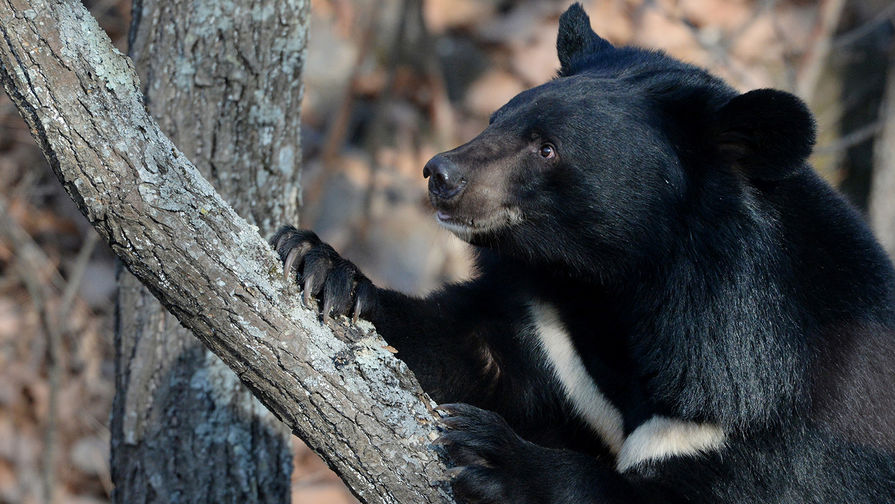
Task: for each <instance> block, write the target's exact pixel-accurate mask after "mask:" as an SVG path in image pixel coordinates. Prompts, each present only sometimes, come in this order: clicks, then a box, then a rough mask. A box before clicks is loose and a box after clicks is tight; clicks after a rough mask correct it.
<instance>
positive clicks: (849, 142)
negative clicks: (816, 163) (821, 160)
mask: <svg viewBox="0 0 895 504" xmlns="http://www.w3.org/2000/svg"><path fill="white" fill-rule="evenodd" d="M882 127H883V121H876V122H872V123H870V124H867V125H865V126H862V127H860V128H858V129H856V130H855V131H852V132H851V133H848V134H847V135H843V136H841V137H839V139H838V140H836V141H835V142H833V143H831V144H830V145H825V146H823V147H819V148H817V149H814V155H816V156H829V155H831V154H836V153H838V152H842V151H844V150H846V149H849V148H851V147H854V146H855V145H858V144H861V143H864V142H866V141H867V140H870V139H871V138H873V137H874V136H875V135H876V134H877V133H879V131H880V130H881V129H882Z"/></svg>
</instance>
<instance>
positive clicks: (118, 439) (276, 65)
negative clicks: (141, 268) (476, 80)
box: [111, 0, 309, 503]
mask: <svg viewBox="0 0 895 504" xmlns="http://www.w3.org/2000/svg"><path fill="white" fill-rule="evenodd" d="M308 8H309V5H308V2H307V0H281V1H271V2H263V3H257V2H249V1H243V0H236V1H233V2H219V1H216V0H181V1H174V2H172V1H164V0H135V1H134V3H133V10H132V13H133V21H132V24H131V33H130V37H129V42H130V48H129V55H130V57H131V58H132V59H133V61H134V65H135V66H136V68H137V71H138V73H139V75H140V81H141V84H142V89H143V94H144V96H145V102H146V106H147V108H148V110H149V112H150V113H151V114H152V115H153V117H154V118H155V119H156V120H157V121H158V122H159V125H160V127H161V128H162V131H164V132H165V134H166V135H168V137H169V138H170V139H171V140H172V141H173V142H174V143H175V145H177V146H178V148H179V149H180V150H181V151H182V152H183V153H184V155H186V156H187V157H188V158H189V159H190V160H192V161H193V164H194V165H195V166H196V168H197V169H198V170H199V171H200V173H202V175H203V176H204V177H205V178H206V179H208V180H209V181H210V182H211V183H212V184H213V185H214V187H215V188H216V189H217V190H218V192H219V193H220V194H221V196H222V197H223V198H224V199H225V200H226V201H227V202H228V203H229V204H230V205H231V206H233V208H234V209H235V210H236V211H237V213H239V214H240V215H241V216H242V217H243V218H245V219H246V220H247V221H248V222H250V223H252V224H255V225H256V226H258V228H259V230H260V232H261V233H262V234H263V235H270V234H272V233H273V231H274V230H275V229H274V226H277V225H282V223H285V222H297V220H298V211H297V204H298V197H299V193H300V187H299V173H300V161H301V141H300V136H299V126H300V124H299V117H300V110H301V96H302V89H303V88H302V69H303V67H304V61H305V53H306V42H307V22H308ZM118 281H119V290H118V301H117V303H118V309H117V320H116V324H115V356H116V357H115V358H116V361H115V367H116V380H115V383H116V395H115V402H114V404H113V408H112V440H111V441H112V465H111V467H112V479H113V482H114V484H115V494H114V495H115V500H116V501H117V502H122V503H140V502H164V503H167V502H175V501H181V502H200V501H208V502H245V503H252V502H271V503H272V502H277V503H281V502H286V501H288V499H289V495H290V488H289V486H290V485H289V482H290V476H291V473H292V450H291V445H290V434H289V431H288V430H287V429H286V428H285V427H283V426H282V424H281V423H280V422H279V421H277V420H276V419H275V418H274V417H273V415H271V414H270V413H268V412H267V410H266V409H265V408H264V407H263V406H261V404H260V403H258V401H257V400H255V399H254V398H253V397H252V395H251V393H250V392H249V391H248V389H246V388H245V387H244V386H242V384H241V383H240V382H239V378H237V376H236V375H235V374H234V373H233V372H232V371H231V370H230V369H229V368H227V366H226V365H225V364H224V363H222V362H221V361H220V359H218V358H217V357H215V355H214V354H213V353H211V351H209V350H208V349H206V348H205V346H204V345H202V343H201V342H199V341H198V340H197V339H196V338H195V336H193V334H192V333H191V332H190V331H189V330H187V329H184V328H183V327H182V326H181V325H180V323H179V322H178V321H177V319H176V318H175V317H174V316H173V315H171V314H170V313H169V312H168V311H167V310H166V309H165V308H164V307H163V306H162V305H161V304H160V303H159V302H158V301H157V300H156V299H155V297H153V295H152V294H151V293H150V292H149V290H147V289H146V288H145V287H144V286H143V285H142V284H141V283H140V281H139V280H137V279H136V278H135V277H134V276H133V275H131V274H130V273H128V272H127V271H126V270H123V269H122V270H121V272H120V275H119V276H118Z"/></svg>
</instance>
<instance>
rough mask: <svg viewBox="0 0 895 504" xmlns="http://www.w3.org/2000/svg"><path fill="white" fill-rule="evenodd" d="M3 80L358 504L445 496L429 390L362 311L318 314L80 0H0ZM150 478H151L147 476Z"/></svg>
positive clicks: (102, 217)
mask: <svg viewBox="0 0 895 504" xmlns="http://www.w3.org/2000/svg"><path fill="white" fill-rule="evenodd" d="M0 81H2V83H3V86H4V88H5V89H6V91H7V93H9V95H10V97H11V98H12V100H13V102H14V103H15V104H16V106H17V107H18V109H19V111H20V113H21V114H22V116H23V118H24V119H25V121H26V122H27V123H28V125H29V126H30V127H31V129H32V132H33V134H34V136H35V138H36V139H37V141H38V143H39V145H40V147H41V149H42V150H43V151H44V153H45V154H46V156H47V159H48V161H49V164H50V166H51V167H52V168H53V170H54V172H55V173H56V175H57V177H58V178H59V180H60V181H61V182H62V184H63V187H64V188H65V189H66V191H67V192H68V193H69V194H70V195H71V196H72V198H73V200H74V201H75V203H76V204H77V205H78V207H79V208H80V209H81V211H82V212H83V213H84V215H85V216H87V218H88V219H89V221H90V222H91V223H92V224H93V225H94V226H95V227H96V229H97V231H98V232H99V234H100V235H101V236H102V238H103V239H104V240H105V241H106V242H108V243H109V245H110V246H111V248H112V250H113V251H114V252H115V253H116V254H117V255H118V256H119V257H120V258H121V261H122V263H123V264H124V265H125V266H126V267H127V268H128V269H129V270H130V271H131V272H132V273H133V274H134V275H135V276H136V277H137V278H139V279H140V280H141V281H142V282H143V283H144V284H145V285H146V286H147V287H148V288H149V290H150V291H151V292H152V293H153V294H154V295H155V296H156V297H157V298H158V299H159V300H160V301H161V302H162V304H163V305H164V306H165V307H166V308H167V309H168V310H170V311H171V312H172V313H174V314H175V315H176V316H177V318H178V320H179V321H180V322H181V323H182V324H183V325H184V326H185V327H187V328H189V329H190V330H192V331H193V332H194V333H195V334H196V336H198V337H199V339H200V340H201V341H202V342H203V343H204V344H205V345H206V346H208V347H209V348H210V349H211V350H212V351H213V352H214V353H215V354H216V355H218V356H219V357H220V358H221V359H222V360H223V361H224V362H225V363H226V364H227V365H228V366H229V367H230V368H231V369H233V370H234V371H235V372H236V374H237V375H238V376H239V377H240V379H241V380H242V382H243V383H245V384H246V385H248V387H249V389H250V390H251V391H252V393H253V394H254V395H255V397H257V398H259V399H260V400H261V401H262V402H263V403H264V404H265V406H267V407H268V409H270V411H272V412H273V413H274V414H275V415H276V416H277V417H278V418H280V419H281V420H282V421H283V422H284V423H286V425H287V426H288V427H289V428H290V429H291V430H292V431H293V432H294V433H296V434H298V435H299V436H300V437H302V438H303V439H304V440H305V441H307V442H308V444H309V445H310V446H311V447H312V448H314V449H316V450H317V451H318V453H320V454H321V455H322V456H323V457H324V459H325V460H326V461H327V462H328V463H329V464H330V465H331V466H332V467H333V468H334V469H335V470H336V471H337V472H338V473H339V474H340V475H341V476H342V478H343V480H344V481H345V482H346V484H347V485H348V486H349V487H350V488H351V489H352V491H354V493H355V495H357V496H358V498H359V499H360V500H361V501H363V502H368V503H435V502H439V503H441V502H452V499H451V496H450V492H449V490H448V489H447V487H446V485H445V484H444V483H443V479H444V476H445V473H444V465H443V463H442V462H441V461H440V460H439V459H438V457H437V455H436V453H435V452H434V451H433V450H432V449H431V446H430V443H431V440H432V439H433V438H434V435H435V424H436V418H435V414H434V413H433V412H432V409H431V408H432V406H433V404H432V402H431V401H430V400H429V399H428V398H427V397H426V396H425V394H424V393H423V392H422V390H421V389H420V388H419V386H418V384H417V383H416V380H415V379H414V377H413V375H412V374H411V373H410V372H409V370H408V369H407V367H406V366H405V365H404V364H403V363H401V362H400V361H399V360H397V359H396V358H395V357H394V356H393V355H391V354H390V353H389V351H388V349H387V348H385V342H384V341H383V340H382V339H381V338H379V337H378V336H377V335H376V334H375V332H374V331H373V330H372V328H371V327H369V325H367V326H365V327H363V328H356V327H351V326H348V325H346V324H345V322H344V321H342V322H340V323H337V324H336V325H334V326H333V327H326V326H323V325H321V324H320V322H319V319H318V317H317V316H316V314H315V313H314V312H312V311H309V310H307V309H304V308H302V307H301V306H300V303H299V296H298V292H297V287H296V286H295V285H294V283H292V282H284V281H283V279H282V275H283V272H282V268H281V266H280V263H279V261H278V259H277V257H275V255H274V254H273V252H272V251H271V250H270V247H269V246H268V245H267V243H266V242H265V241H264V239H263V238H262V237H261V236H260V235H259V234H258V231H257V228H255V227H254V226H252V225H250V224H249V223H247V222H246V221H245V220H243V219H242V218H240V217H239V216H238V215H237V214H236V213H235V212H234V211H233V209H232V208H230V207H229V206H228V205H227V204H226V203H225V202H224V201H223V199H221V197H220V196H219V195H218V194H217V193H216V192H215V191H214V189H213V188H212V187H211V185H210V184H209V183H208V182H207V181H206V180H205V179H204V178H202V176H201V175H200V174H199V173H198V171H197V170H196V168H195V167H194V166H193V165H192V164H191V163H190V162H189V161H188V160H187V159H186V158H185V157H184V156H183V154H182V153H181V152H180V151H179V150H178V149H177V148H176V147H175V146H174V144H173V143H171V141H170V140H168V138H167V137H165V136H164V134H162V132H161V131H160V130H159V127H158V125H157V124H156V123H155V122H154V121H153V120H152V118H151V117H150V116H149V114H148V113H147V111H146V109H145V108H144V106H143V103H142V101H141V100H142V99H141V96H142V95H141V92H140V91H141V90H140V88H139V84H138V80H137V77H136V74H135V71H134V67H133V65H132V63H131V62H130V61H129V60H128V59H127V58H125V57H123V56H122V55H121V54H120V53H118V52H117V51H115V49H114V48H113V47H112V45H111V43H110V41H109V40H108V37H106V35H105V34H104V33H103V32H102V30H100V28H99V26H97V24H96V21H95V20H94V19H93V18H92V17H90V15H89V14H88V13H87V12H86V10H85V9H84V8H83V6H82V5H81V3H80V2H78V1H77V0H0ZM159 485H160V486H163V485H164V482H160V483H159Z"/></svg>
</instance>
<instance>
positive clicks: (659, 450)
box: [616, 416, 726, 472]
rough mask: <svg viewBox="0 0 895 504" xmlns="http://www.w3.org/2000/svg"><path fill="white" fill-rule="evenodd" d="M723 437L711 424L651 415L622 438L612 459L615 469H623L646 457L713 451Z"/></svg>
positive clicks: (636, 463)
mask: <svg viewBox="0 0 895 504" xmlns="http://www.w3.org/2000/svg"><path fill="white" fill-rule="evenodd" d="M725 439H726V437H725V435H724V431H722V430H721V428H720V427H718V426H717V425H714V424H708V423H705V424H700V423H696V422H687V421H684V420H677V419H673V418H666V417H662V416H654V417H652V418H650V419H649V420H647V421H646V422H644V423H642V424H640V426H639V427H637V428H636V429H634V432H632V433H631V435H629V436H628V438H627V439H625V442H624V444H623V445H622V448H621V451H619V452H618V457H617V458H616V469H617V470H618V472H624V471H626V470H627V469H629V468H631V467H634V466H636V465H638V464H640V463H641V462H646V461H648V460H653V461H656V460H662V459H666V458H669V457H672V456H676V455H697V454H700V453H706V452H709V451H712V450H717V449H720V448H722V447H723V446H724V442H725Z"/></svg>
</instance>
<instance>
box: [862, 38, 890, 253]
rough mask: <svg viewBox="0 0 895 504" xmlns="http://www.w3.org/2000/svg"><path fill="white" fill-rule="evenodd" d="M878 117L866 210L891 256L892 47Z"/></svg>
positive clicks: (874, 228)
mask: <svg viewBox="0 0 895 504" xmlns="http://www.w3.org/2000/svg"><path fill="white" fill-rule="evenodd" d="M879 121H880V123H882V129H880V133H879V135H878V136H877V137H876V141H874V142H873V150H874V153H873V181H872V183H871V186H870V203H869V205H868V207H869V208H868V213H869V217H870V224H871V225H872V226H873V230H874V231H876V236H877V237H878V238H879V241H880V242H881V243H882V244H883V247H885V248H886V251H887V252H889V256H890V257H893V258H895V50H893V51H892V52H891V54H890V56H889V71H888V73H887V74H886V91H885V94H884V95H883V106H882V107H881V109H880V112H879Z"/></svg>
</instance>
